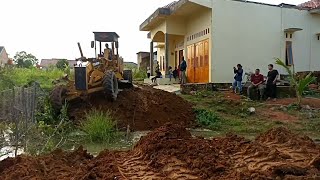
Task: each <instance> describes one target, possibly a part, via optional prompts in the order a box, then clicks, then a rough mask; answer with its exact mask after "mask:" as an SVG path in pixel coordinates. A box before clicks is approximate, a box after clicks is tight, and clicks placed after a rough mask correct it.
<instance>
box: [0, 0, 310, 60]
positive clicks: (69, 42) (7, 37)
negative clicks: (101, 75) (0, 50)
mask: <svg viewBox="0 0 320 180" xmlns="http://www.w3.org/2000/svg"><path fill="white" fill-rule="evenodd" d="M256 1H259V2H265V3H270V4H280V3H282V2H284V3H288V4H300V3H302V2H305V1H306V0H256ZM170 2H172V0H77V1H73V0H1V10H0V46H5V48H6V50H7V52H8V53H9V56H10V57H13V56H14V54H15V53H16V52H17V51H27V52H28V53H32V54H33V55H35V56H36V57H37V58H38V59H44V58H67V59H75V58H78V57H80V53H79V51H78V48H77V44H76V43H77V42H80V43H81V45H82V49H83V52H84V54H85V56H87V57H93V56H94V50H93V49H91V48H90V41H91V40H93V33H92V32H93V31H115V32H117V33H118V34H119V35H120V39H119V44H120V50H119V53H120V55H121V56H123V57H124V60H125V61H132V62H135V61H136V53H137V52H138V51H149V42H150V40H149V39H147V32H140V31H139V25H140V24H141V23H142V22H143V21H144V20H145V19H146V18H147V17H149V15H151V14H152V13H153V12H154V11H155V10H156V8H158V7H161V6H164V5H166V4H168V3H170Z"/></svg>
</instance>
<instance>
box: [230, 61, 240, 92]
mask: <svg viewBox="0 0 320 180" xmlns="http://www.w3.org/2000/svg"><path fill="white" fill-rule="evenodd" d="M233 72H234V74H235V75H234V82H233V84H232V89H233V91H234V92H235V93H237V88H238V89H239V91H240V93H241V92H242V76H243V69H242V66H241V64H238V65H237V68H235V67H233Z"/></svg>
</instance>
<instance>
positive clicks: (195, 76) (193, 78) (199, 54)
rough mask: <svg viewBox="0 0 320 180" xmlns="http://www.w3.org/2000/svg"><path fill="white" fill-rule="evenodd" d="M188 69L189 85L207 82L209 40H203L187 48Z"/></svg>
mask: <svg viewBox="0 0 320 180" xmlns="http://www.w3.org/2000/svg"><path fill="white" fill-rule="evenodd" d="M187 50H188V61H187V63H188V69H187V76H188V82H190V83H207V82H209V40H204V41H201V42H198V43H195V44H193V45H190V46H188V47H187Z"/></svg>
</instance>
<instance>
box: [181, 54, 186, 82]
mask: <svg viewBox="0 0 320 180" xmlns="http://www.w3.org/2000/svg"><path fill="white" fill-rule="evenodd" d="M186 70H187V62H186V60H185V59H184V57H182V62H181V64H180V71H181V84H185V83H187V77H186Z"/></svg>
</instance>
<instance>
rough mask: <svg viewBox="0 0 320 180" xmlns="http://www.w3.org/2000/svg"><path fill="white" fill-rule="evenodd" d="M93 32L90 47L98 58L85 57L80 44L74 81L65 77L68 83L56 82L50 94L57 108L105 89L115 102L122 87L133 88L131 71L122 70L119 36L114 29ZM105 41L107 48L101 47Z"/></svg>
mask: <svg viewBox="0 0 320 180" xmlns="http://www.w3.org/2000/svg"><path fill="white" fill-rule="evenodd" d="M93 33H94V41H91V48H94V49H95V56H96V57H94V58H86V57H84V55H83V52H82V49H81V46H80V43H78V48H79V51H80V54H81V58H79V59H77V61H76V62H77V63H76V64H75V65H74V81H71V80H69V78H67V77H65V78H64V79H65V80H66V81H67V83H66V84H64V85H57V86H56V87H55V88H54V89H53V91H52V92H51V94H50V100H51V103H52V105H53V108H54V109H56V110H60V109H61V107H62V105H63V104H64V103H65V102H66V101H71V100H74V99H77V98H82V99H86V98H87V97H88V95H89V94H92V93H96V92H104V94H105V96H106V97H107V98H108V99H109V100H111V101H115V100H116V99H117V95H118V92H119V88H120V89H123V88H130V87H132V71H131V70H123V59H122V58H121V57H120V56H119V53H118V48H119V42H118V39H119V35H118V34H117V33H115V32H93ZM103 43H106V44H105V48H103V47H102V46H103ZM109 44H110V45H111V48H109ZM97 47H99V49H97Z"/></svg>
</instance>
